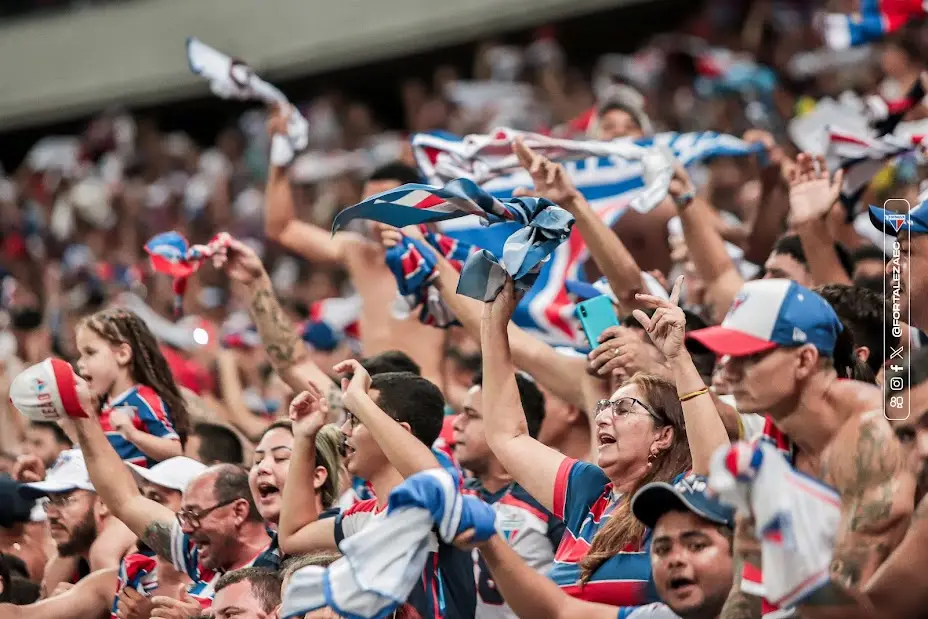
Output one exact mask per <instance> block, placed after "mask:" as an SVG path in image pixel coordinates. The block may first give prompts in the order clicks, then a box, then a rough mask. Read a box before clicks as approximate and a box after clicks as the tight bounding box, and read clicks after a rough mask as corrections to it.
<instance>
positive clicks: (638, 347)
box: [587, 326, 666, 380]
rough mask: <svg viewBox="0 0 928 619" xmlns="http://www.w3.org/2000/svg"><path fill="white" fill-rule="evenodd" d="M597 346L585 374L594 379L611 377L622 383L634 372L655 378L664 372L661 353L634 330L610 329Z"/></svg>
mask: <svg viewBox="0 0 928 619" xmlns="http://www.w3.org/2000/svg"><path fill="white" fill-rule="evenodd" d="M598 344H599V345H598V346H597V347H596V348H594V349H593V350H592V351H591V352H590V354H589V356H588V359H589V366H588V368H587V372H588V373H589V374H591V375H593V376H601V377H605V376H608V375H609V374H612V375H613V376H615V377H616V378H618V379H620V380H625V379H627V378H629V377H631V376H632V375H633V374H635V373H636V372H647V373H648V374H658V375H660V374H663V373H665V372H666V370H665V368H664V367H663V365H662V362H663V359H662V358H661V355H660V353H659V352H658V351H657V350H655V348H654V347H653V346H651V345H650V344H648V343H647V342H645V341H644V340H643V339H642V338H641V334H640V332H639V331H637V330H636V329H629V328H628V327H623V326H619V327H609V328H608V329H606V330H604V331H603V332H602V334H600V336H599V342H598Z"/></svg>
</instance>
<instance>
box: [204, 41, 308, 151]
mask: <svg viewBox="0 0 928 619" xmlns="http://www.w3.org/2000/svg"><path fill="white" fill-rule="evenodd" d="M187 63H188V64H189V66H190V70H191V71H192V72H193V73H195V74H196V75H199V76H200V77H202V78H204V79H206V80H207V81H209V86H210V90H212V92H213V94H215V95H216V96H217V97H220V98H221V99H234V100H239V101H262V102H264V103H265V104H267V105H281V106H284V107H286V108H289V109H290V116H289V118H288V122H287V134H286V135H279V134H278V135H275V136H274V138H273V139H272V140H271V164H273V165H275V166H285V165H289V164H290V163H291V162H292V161H293V158H294V157H295V156H296V154H297V153H299V152H300V151H302V150H303V149H305V148H306V146H307V145H308V144H309V123H308V122H307V121H306V119H305V118H303V116H302V115H301V114H300V113H299V112H298V111H297V110H296V108H294V107H293V106H292V105H291V104H290V102H289V101H288V100H287V97H286V96H285V95H284V93H282V92H281V91H280V90H279V89H278V88H277V87H276V86H273V85H271V84H269V83H268V82H265V81H264V80H263V79H261V78H260V77H258V76H257V75H255V72H254V71H252V69H251V68H250V67H249V66H248V65H247V64H245V63H244V62H242V61H241V60H237V59H235V58H231V57H229V56H227V55H225V54H223V53H222V52H220V51H218V50H215V49H213V48H212V47H210V46H209V45H207V44H205V43H203V42H202V41H200V40H199V39H196V38H194V37H190V38H188V39H187Z"/></svg>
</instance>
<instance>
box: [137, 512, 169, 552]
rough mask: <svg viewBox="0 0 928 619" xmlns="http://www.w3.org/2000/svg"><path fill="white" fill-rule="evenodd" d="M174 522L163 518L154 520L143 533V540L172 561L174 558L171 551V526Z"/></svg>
mask: <svg viewBox="0 0 928 619" xmlns="http://www.w3.org/2000/svg"><path fill="white" fill-rule="evenodd" d="M172 526H173V525H172V523H168V522H163V521H161V520H152V521H151V523H149V525H148V526H147V527H146V528H145V533H144V534H143V535H142V541H143V542H145V544H146V545H147V546H148V547H149V548H151V549H152V550H154V551H155V554H157V555H158V556H159V557H164V558H165V559H168V560H170V561H173V560H174V556H173V553H172V552H171V527H172Z"/></svg>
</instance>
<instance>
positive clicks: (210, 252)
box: [145, 232, 229, 317]
mask: <svg viewBox="0 0 928 619" xmlns="http://www.w3.org/2000/svg"><path fill="white" fill-rule="evenodd" d="M228 243H229V235H228V234H227V233H225V232H220V233H219V234H217V235H216V236H214V237H213V238H212V239H211V240H210V242H209V243H207V244H206V245H190V243H188V242H187V239H185V238H184V237H183V236H182V235H181V234H178V233H177V232H162V233H161V234H158V235H156V236H154V237H152V239H151V240H150V241H148V243H146V244H145V251H146V252H148V256H149V260H150V261H151V268H152V269H153V270H154V271H155V272H156V273H161V274H164V275H169V276H170V277H172V278H173V279H174V286H173V287H174V314H175V316H176V317H180V316H181V314H183V307H184V305H183V303H184V292H186V290H187V279H188V278H189V277H190V276H191V275H193V274H194V273H196V272H197V271H198V270H199V269H200V266H201V265H202V264H203V263H204V262H206V261H207V260H209V259H210V258H212V257H213V256H214V255H216V253H217V252H219V251H221V250H222V249H223V248H224V247H226V246H227V245H228Z"/></svg>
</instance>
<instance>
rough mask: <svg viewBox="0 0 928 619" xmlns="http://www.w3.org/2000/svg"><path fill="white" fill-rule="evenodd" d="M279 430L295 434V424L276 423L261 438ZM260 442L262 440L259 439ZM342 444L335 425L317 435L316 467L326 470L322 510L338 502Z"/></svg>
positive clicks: (286, 422) (323, 429) (327, 427)
mask: <svg viewBox="0 0 928 619" xmlns="http://www.w3.org/2000/svg"><path fill="white" fill-rule="evenodd" d="M278 428H281V429H284V430H286V431H287V432H289V433H290V434H291V435H292V434H293V423H291V422H290V421H289V420H286V419H284V420H281V421H275V422H274V423H272V424H271V425H269V426H268V427H267V428H265V430H264V432H263V433H262V434H261V438H264V435H265V434H267V433H268V432H270V431H271V430H276V429H278ZM258 440H259V442H260V439H258ZM341 442H342V433H341V430H339V429H338V428H337V427H336V426H335V425H332V424H330V425H327V426H323V427H322V429H321V430H319V433H318V434H316V466H321V467H323V468H324V469H325V472H326V476H325V481H324V482H323V484H322V488H320V489H319V494H320V495H321V497H322V508H323V509H329V508H330V507H332V506H333V505H335V502H336V501H338V478H339V474H340V473H341V465H342V462H341V450H340V448H341Z"/></svg>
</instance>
